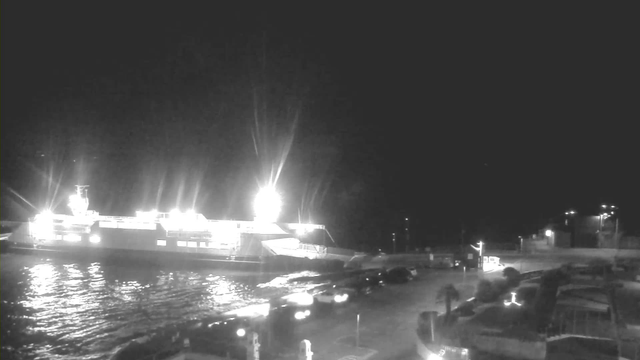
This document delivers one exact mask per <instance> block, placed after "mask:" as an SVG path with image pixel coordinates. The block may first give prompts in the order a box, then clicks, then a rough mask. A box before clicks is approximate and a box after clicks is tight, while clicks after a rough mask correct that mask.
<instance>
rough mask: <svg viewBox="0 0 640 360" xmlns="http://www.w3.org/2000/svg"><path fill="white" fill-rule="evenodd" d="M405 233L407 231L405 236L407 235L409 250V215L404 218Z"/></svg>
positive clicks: (408, 247) (407, 250)
mask: <svg viewBox="0 0 640 360" xmlns="http://www.w3.org/2000/svg"><path fill="white" fill-rule="evenodd" d="M404 233H405V237H406V240H407V243H406V250H405V251H406V252H409V249H410V248H411V236H410V233H409V218H408V217H406V218H404Z"/></svg>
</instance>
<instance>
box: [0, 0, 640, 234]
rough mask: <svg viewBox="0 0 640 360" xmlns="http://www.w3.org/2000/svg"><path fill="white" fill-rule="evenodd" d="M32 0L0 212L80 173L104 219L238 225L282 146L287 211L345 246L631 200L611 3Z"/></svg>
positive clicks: (17, 71)
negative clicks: (141, 214)
mask: <svg viewBox="0 0 640 360" xmlns="http://www.w3.org/2000/svg"><path fill="white" fill-rule="evenodd" d="M43 4H44V2H42V3H37V2H36V3H26V2H13V3H10V4H8V3H7V2H4V3H3V7H2V10H3V11H2V50H3V51H2V53H3V56H2V61H3V62H2V64H3V67H2V69H3V73H2V105H3V106H2V123H1V125H2V131H1V132H0V133H1V135H2V141H1V144H2V151H1V156H2V160H1V162H0V166H1V169H0V170H1V171H2V175H1V176H2V214H0V215H1V217H2V218H4V219H6V218H24V217H26V216H29V215H32V214H33V213H34V212H35V210H34V209H32V208H30V207H29V206H28V205H26V203H25V202H23V201H21V200H19V198H18V196H17V194H19V195H22V196H24V197H25V198H26V199H27V200H28V201H30V202H32V203H33V204H34V205H36V207H37V208H42V207H43V206H45V205H46V203H47V202H48V201H49V202H50V201H53V202H54V203H55V202H56V200H59V201H62V200H61V199H63V198H64V197H65V196H66V195H67V194H68V192H69V191H71V190H72V188H73V185H74V184H76V183H88V184H90V185H91V191H90V194H91V198H92V200H93V207H94V208H96V209H98V210H99V211H100V212H102V213H105V214H122V213H131V212H132V211H134V210H136V209H139V208H149V209H150V208H153V207H156V206H158V207H159V208H160V210H169V209H170V208H172V207H174V206H176V205H179V206H181V207H182V208H187V207H190V206H192V205H195V206H196V208H197V209H198V210H199V211H201V212H203V213H205V215H207V216H208V217H211V218H214V217H215V218H218V217H224V218H236V219H247V218H249V217H250V215H251V214H250V202H251V198H252V196H253V194H254V193H255V192H256V191H257V186H258V183H259V182H262V181H264V179H265V174H268V173H269V170H268V169H270V166H269V164H274V163H278V162H279V159H281V158H282V154H283V153H284V152H285V150H286V149H287V144H290V151H289V152H288V157H287V158H286V162H284V167H283V169H282V175H281V177H280V178H279V181H278V189H279V191H281V192H282V193H283V195H284V196H285V203H286V205H285V209H284V214H283V220H286V221H294V220H297V217H298V213H300V214H302V217H303V219H305V218H310V219H311V220H312V221H316V222H322V223H326V224H327V225H329V226H330V228H331V229H333V231H335V232H336V233H337V234H338V235H337V237H338V238H339V239H338V240H339V241H342V242H343V243H345V244H355V243H361V242H367V243H377V242H381V241H383V239H386V238H387V237H388V235H387V234H389V233H390V232H391V231H392V230H394V229H396V227H397V226H398V221H399V220H400V219H402V218H403V217H404V216H405V215H408V216H410V217H411V218H412V224H413V226H414V229H415V230H414V232H415V233H416V237H417V238H421V239H426V238H427V235H429V234H433V235H437V236H438V237H440V238H438V239H436V240H435V241H439V242H446V241H454V240H452V239H455V236H456V235H454V233H457V232H459V229H460V226H461V224H464V226H465V227H466V228H467V229H468V236H484V237H489V238H491V239H492V240H495V241H506V240H509V239H512V238H513V236H514V235H517V234H520V233H523V232H525V231H532V229H535V226H536V225H538V224H539V221H540V220H541V219H547V218H549V217H552V216H556V215H560V214H562V213H564V211H565V210H567V209H568V208H570V207H573V208H576V209H578V210H579V211H580V212H583V213H590V212H595V211H596V209H597V205H598V204H599V203H600V202H603V201H605V202H612V201H613V202H615V203H616V204H618V205H619V206H620V207H621V208H622V209H623V212H624V213H623V214H626V219H627V223H629V224H630V225H629V227H631V224H633V220H635V219H637V215H638V214H639V213H640V212H639V211H638V205H637V204H638V200H640V199H639V196H638V191H637V184H640V179H639V177H640V171H638V161H637V157H638V156H637V155H638V149H640V148H639V147H638V144H639V143H640V142H638V141H637V140H638V136H637V130H636V131H635V132H634V131H633V123H634V122H637V120H638V118H639V117H638V105H637V103H638V102H637V101H638V96H637V95H638V92H637V84H638V78H637V64H638V63H640V62H638V61H637V60H638V59H637V58H636V56H635V51H634V45H633V44H637V43H638V39H637V37H634V35H633V34H636V33H637V31H635V30H637V29H634V27H633V26H632V25H631V24H632V22H631V20H630V19H628V18H625V16H626V15H624V14H628V13H630V12H629V11H627V9H621V8H617V9H611V11H604V10H603V9H598V8H595V7H593V8H588V7H584V8H579V7H577V5H576V7H571V8H564V9H562V8H559V7H557V8H553V9H545V10H543V9H535V10H534V9H526V8H511V9H505V8H493V9H490V8H467V9H464V8H462V7H460V8H455V9H454V8H448V9H435V8H430V9H427V8H425V9H417V8H416V9H410V8H397V9H393V8H379V9H374V8H364V7H358V8H355V7H354V8H349V9H347V8H344V7H340V8H331V7H329V5H326V4H322V6H321V7H320V5H319V4H316V5H315V6H317V7H315V8H312V7H299V8H291V7H287V8H286V9H285V8H269V9H264V8H262V9H261V8H255V7H250V6H247V7H244V8H238V9H231V8H224V7H219V6H218V7H216V8H213V7H212V8H206V9H205V8H200V9H195V8H189V9H187V8H183V7H181V8H179V9H178V8H175V7H166V8H160V7H158V6H157V5H154V6H153V7H146V8H137V9H136V8H130V7H126V8H116V7H114V5H113V4H109V6H108V7H107V6H105V7H103V8H99V7H96V6H93V5H92V6H91V7H82V6H79V4H81V3H75V4H72V3H68V5H67V7H60V5H59V3H56V4H52V5H47V6H46V7H45V6H43ZM149 4H152V3H149ZM174 6H175V4H174ZM554 6H555V5H554ZM580 6H582V5H580ZM256 114H258V115H257V120H256V117H255V116H256ZM256 124H257V126H256ZM254 138H255V141H254ZM256 151H257V153H258V155H256ZM41 155H44V156H41ZM73 160H76V161H75V162H74V161H73ZM55 184H60V190H59V192H58V194H57V196H56V197H55V198H54V196H53V194H54V190H55V188H56V185H55ZM159 189H162V192H159ZM61 204H62V205H60V207H59V209H60V210H61V209H63V208H64V206H63V205H64V202H62V203H61ZM422 241H424V240H422Z"/></svg>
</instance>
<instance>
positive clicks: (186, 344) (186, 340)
mask: <svg viewBox="0 0 640 360" xmlns="http://www.w3.org/2000/svg"><path fill="white" fill-rule="evenodd" d="M182 347H183V348H185V349H187V350H188V349H189V348H190V347H191V342H190V341H189V338H184V340H183V341H182Z"/></svg>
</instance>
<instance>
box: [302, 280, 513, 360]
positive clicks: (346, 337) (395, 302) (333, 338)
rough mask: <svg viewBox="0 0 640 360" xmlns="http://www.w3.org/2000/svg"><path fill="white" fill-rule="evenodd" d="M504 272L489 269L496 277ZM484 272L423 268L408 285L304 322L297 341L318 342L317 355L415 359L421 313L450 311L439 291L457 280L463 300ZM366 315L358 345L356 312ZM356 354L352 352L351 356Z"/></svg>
mask: <svg viewBox="0 0 640 360" xmlns="http://www.w3.org/2000/svg"><path fill="white" fill-rule="evenodd" d="M496 276H501V274H498V273H494V274H484V275H483V277H496ZM477 281H478V275H477V274H476V273H475V272H468V273H466V274H465V273H463V272H462V271H456V270H422V271H420V274H419V276H418V278H417V279H416V280H414V281H412V282H410V283H408V284H398V285H395V284H394V285H387V286H386V287H384V288H382V289H378V290H377V291H375V292H374V293H373V294H371V295H369V296H366V297H363V298H360V299H357V300H355V301H353V302H351V303H348V304H346V305H345V306H343V307H341V308H336V309H334V310H333V311H329V312H327V313H326V314H322V315H320V316H319V318H316V319H314V320H313V321H310V322H308V323H306V324H303V325H301V326H299V328H298V329H297V330H296V334H297V336H298V338H297V339H296V340H298V341H299V340H302V339H308V340H310V341H311V343H312V351H313V352H314V359H316V360H322V359H340V358H345V359H366V358H368V359H413V358H415V339H416V336H415V330H416V327H417V317H418V314H419V313H420V312H422V311H425V310H437V311H440V312H444V304H442V303H436V299H435V297H436V293H437V291H438V289H439V288H440V287H441V286H442V285H445V284H449V283H453V284H455V285H456V287H457V288H458V290H459V291H460V293H461V296H462V299H467V298H469V297H471V296H472V294H473V292H474V289H475V285H476V283H477ZM358 313H359V314H360V347H361V348H364V350H363V349H356V348H355V347H354V346H353V345H355V344H354V342H355V334H356V315H357V314H358ZM349 356H351V357H349Z"/></svg>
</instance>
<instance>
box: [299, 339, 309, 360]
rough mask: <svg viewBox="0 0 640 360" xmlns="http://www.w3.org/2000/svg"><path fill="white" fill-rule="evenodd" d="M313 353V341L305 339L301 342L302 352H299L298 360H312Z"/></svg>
mask: <svg viewBox="0 0 640 360" xmlns="http://www.w3.org/2000/svg"><path fill="white" fill-rule="evenodd" d="M312 358H313V352H312V351H311V341H309V340H307V339H305V340H302V341H300V351H298V360H312Z"/></svg>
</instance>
